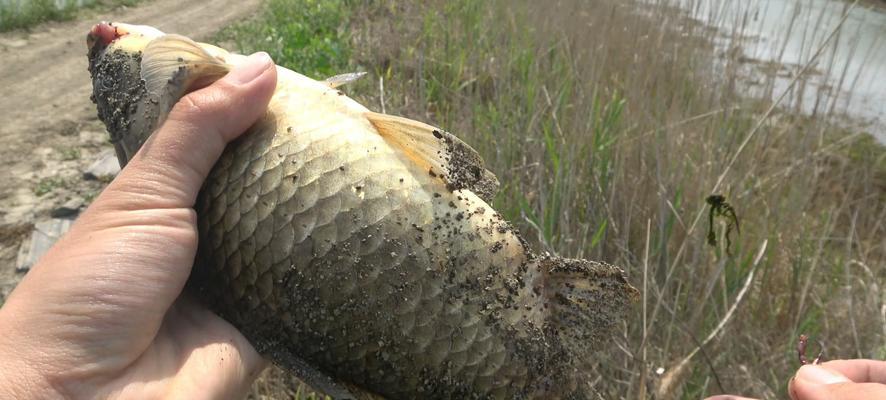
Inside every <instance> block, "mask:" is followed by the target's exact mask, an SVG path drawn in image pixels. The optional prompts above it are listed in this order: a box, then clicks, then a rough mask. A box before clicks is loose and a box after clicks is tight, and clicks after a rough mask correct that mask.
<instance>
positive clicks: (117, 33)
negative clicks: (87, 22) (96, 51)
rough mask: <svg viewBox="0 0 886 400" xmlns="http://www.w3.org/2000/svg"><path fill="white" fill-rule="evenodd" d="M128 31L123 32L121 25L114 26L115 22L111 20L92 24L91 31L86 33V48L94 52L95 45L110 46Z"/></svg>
mask: <svg viewBox="0 0 886 400" xmlns="http://www.w3.org/2000/svg"><path fill="white" fill-rule="evenodd" d="M127 33H128V32H125V31H123V32H121V30H120V29H119V27H116V26H114V24H112V23H109V22H105V21H102V22H99V23H97V24H95V25H93V26H92V29H90V30H89V33H87V34H86V48H88V49H89V50H90V52H92V50H93V48H95V46H99V47H101V48H105V47H108V45H109V44H111V43H112V42H113V41H115V40H117V39H119V38H120V37H121V36H123V35H125V34H127Z"/></svg>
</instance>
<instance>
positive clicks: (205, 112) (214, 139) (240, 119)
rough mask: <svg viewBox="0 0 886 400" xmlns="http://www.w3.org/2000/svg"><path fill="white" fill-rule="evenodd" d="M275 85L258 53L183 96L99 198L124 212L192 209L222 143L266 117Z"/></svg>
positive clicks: (264, 57) (270, 69)
mask: <svg viewBox="0 0 886 400" xmlns="http://www.w3.org/2000/svg"><path fill="white" fill-rule="evenodd" d="M276 83H277V72H276V68H275V67H274V63H273V61H272V60H271V58H270V56H268V54H267V53H256V54H253V55H251V56H249V57H248V58H246V59H245V60H244V61H243V62H241V63H239V64H238V65H237V66H236V67H234V68H233V70H231V72H229V73H228V74H227V75H225V76H224V77H223V78H221V79H219V80H218V81H216V82H214V83H213V84H211V85H209V86H207V87H205V88H202V89H200V90H197V91H194V92H191V93H189V94H187V95H186V96H184V97H182V98H181V100H179V101H178V103H176V105H175V106H174V107H173V108H172V110H171V111H170V113H169V116H168V117H167V119H166V121H165V122H164V123H163V125H162V126H161V127H160V128H159V129H158V130H157V131H156V132H155V133H154V134H153V135H151V138H150V139H148V141H147V142H146V143H145V144H144V146H142V148H141V149H140V150H139V151H138V153H136V155H135V156H134V157H133V158H132V160H130V161H129V163H127V165H126V168H124V170H123V171H121V173H120V175H119V176H118V177H117V179H115V180H114V182H113V183H112V184H111V185H109V187H108V189H107V190H106V192H107V193H104V194H103V196H102V197H105V199H100V200H108V201H113V202H114V203H116V204H117V205H122V206H123V207H124V208H127V209H141V208H185V207H192V206H193V204H194V201H195V199H196V197H197V193H198V191H199V190H200V187H201V185H202V183H203V181H204V180H205V179H206V176H207V175H208V174H209V171H210V170H211V169H212V166H213V165H214V164H215V162H216V161H217V160H218V158H219V156H221V153H222V151H223V150H224V148H225V145H227V143H228V142H230V141H231V140H233V139H235V138H236V137H237V136H239V135H240V134H242V133H243V132H244V131H246V130H247V129H248V128H249V127H250V126H251V125H252V124H254V123H255V122H256V121H257V120H258V119H259V118H260V117H261V116H262V115H264V113H265V112H266V110H267V106H268V103H269V102H270V99H271V96H272V95H273V93H274V88H275V87H276ZM115 195H116V196H115ZM115 200H116V201H115Z"/></svg>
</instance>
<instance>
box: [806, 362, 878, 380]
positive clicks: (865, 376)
mask: <svg viewBox="0 0 886 400" xmlns="http://www.w3.org/2000/svg"><path fill="white" fill-rule="evenodd" d="M821 366H822V367H824V368H827V369H830V370H832V371H835V372H838V373H840V374H842V375H844V376H846V377H847V378H849V380H851V381H852V382H858V383H882V384H886V361H879V360H834V361H828V362H825V363H823V364H821Z"/></svg>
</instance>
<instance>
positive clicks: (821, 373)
mask: <svg viewBox="0 0 886 400" xmlns="http://www.w3.org/2000/svg"><path fill="white" fill-rule="evenodd" d="M795 378H796V380H799V381H804V382H808V383H810V384H814V385H830V384H834V383H846V382H852V381H851V380H849V378H847V377H846V376H844V375H843V374H840V373H839V372H836V371H833V370H831V369H829V368H825V367H822V366H819V365H804V366H802V367H800V370H798V371H797V375H796V377H795Z"/></svg>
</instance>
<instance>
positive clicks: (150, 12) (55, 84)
mask: <svg viewBox="0 0 886 400" xmlns="http://www.w3.org/2000/svg"><path fill="white" fill-rule="evenodd" d="M259 3H260V0H212V1H208V0H200V1H180V0H154V1H146V2H145V3H143V4H141V5H140V6H138V7H133V8H121V9H117V10H113V11H108V12H105V13H93V14H91V15H90V16H88V17H84V18H81V19H79V20H76V21H69V22H63V23H49V24H44V25H40V26H38V27H35V28H34V29H32V30H31V32H10V33H4V34H2V35H0V88H3V89H2V92H0V93H2V95H0V172H2V173H0V304H2V302H3V299H4V298H5V296H6V294H7V293H8V292H9V291H10V290H11V289H12V288H13V287H14V286H15V284H16V283H17V282H18V281H19V280H20V279H21V277H22V276H23V273H19V272H16V271H15V262H16V257H17V255H18V252H19V247H20V245H21V242H22V241H23V240H25V239H28V238H29V235H30V232H31V229H32V227H33V224H34V222H35V221H37V220H40V219H44V218H48V217H49V215H50V212H51V211H52V210H54V209H57V208H58V207H60V206H61V205H63V204H65V203H66V202H69V201H71V200H73V201H74V202H80V201H82V202H83V203H84V204H88V202H89V201H90V200H91V199H92V198H93V197H94V196H95V195H96V194H97V193H98V192H99V191H100V190H101V188H102V187H103V186H104V183H103V182H101V181H96V180H91V181H89V180H84V179H83V177H82V175H83V171H84V170H85V169H86V168H87V167H88V166H89V164H90V163H92V161H93V160H94V159H95V157H96V156H97V155H98V154H99V153H101V152H102V151H104V150H107V149H110V148H111V145H110V144H109V143H108V141H107V135H106V133H105V129H104V126H103V125H102V124H101V122H100V121H99V120H98V118H97V117H96V111H95V107H94V106H93V104H92V103H91V102H90V101H89V94H90V91H91V84H90V80H89V73H88V72H87V71H86V44H85V38H86V33H87V32H88V30H89V28H90V27H91V26H92V25H93V24H95V23H96V22H98V21H101V20H106V21H121V22H127V23H134V24H145V25H151V26H155V27H157V28H159V29H160V30H163V31H166V32H175V33H180V34H184V35H186V36H189V37H192V38H195V39H198V40H199V39H206V38H208V37H209V36H210V35H212V34H213V33H215V32H216V31H218V30H219V29H220V28H222V27H224V26H226V25H228V24H230V23H232V22H235V21H238V20H242V19H244V18H248V17H249V16H251V15H252V14H253V13H254V12H255V11H256V10H257V8H258V5H259Z"/></svg>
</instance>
